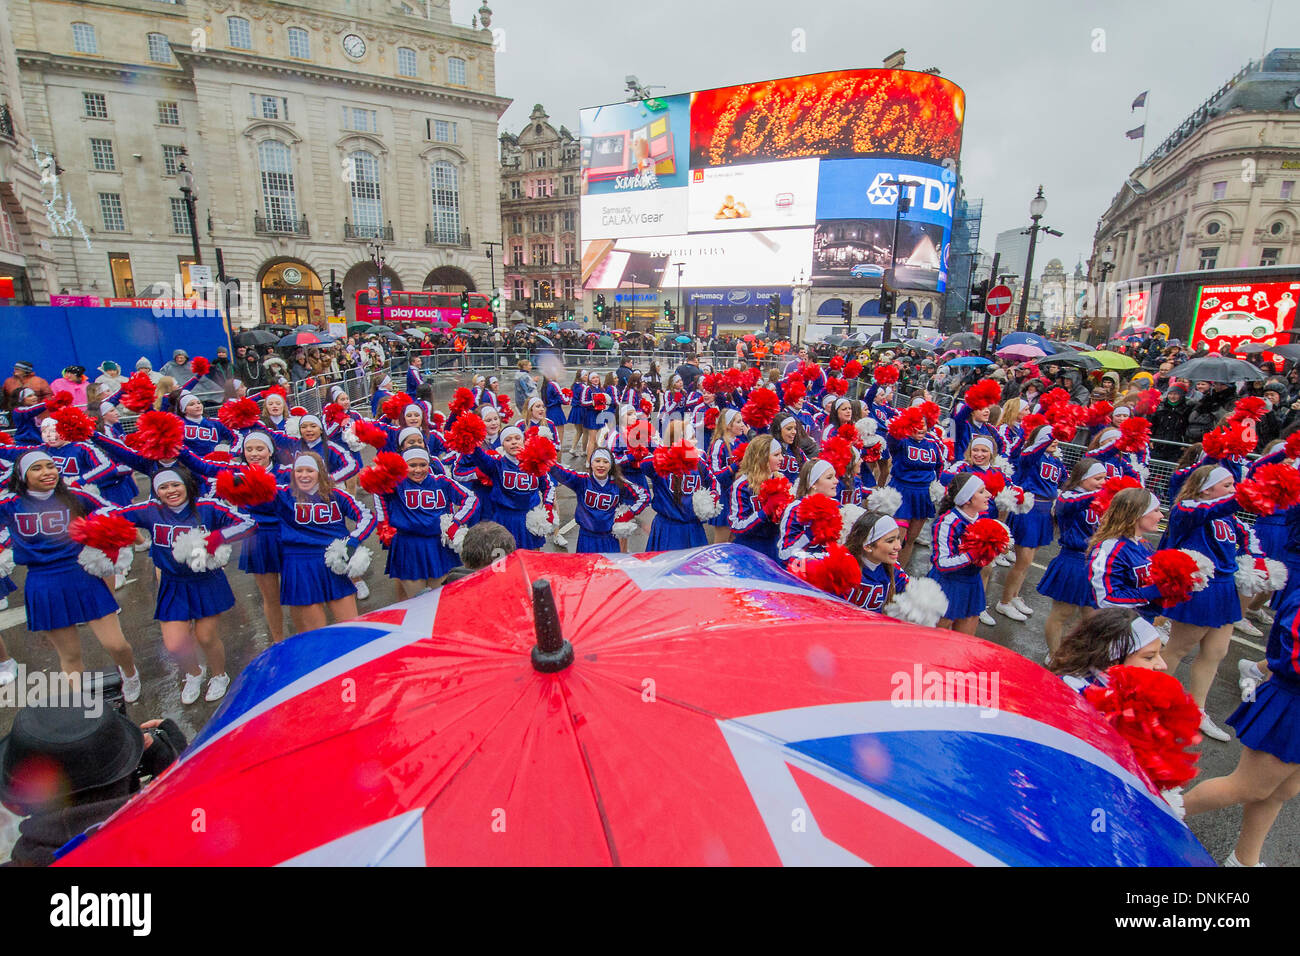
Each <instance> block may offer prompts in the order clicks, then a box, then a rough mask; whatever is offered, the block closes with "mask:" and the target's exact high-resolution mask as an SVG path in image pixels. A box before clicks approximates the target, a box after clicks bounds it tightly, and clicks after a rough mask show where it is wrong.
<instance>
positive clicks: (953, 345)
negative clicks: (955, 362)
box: [943, 332, 980, 351]
mask: <svg viewBox="0 0 1300 956" xmlns="http://www.w3.org/2000/svg"><path fill="white" fill-rule="evenodd" d="M943 347H944V350H945V351H947V350H948V349H977V348H979V347H980V337H979V336H978V335H976V334H975V333H974V332H958V333H957V334H956V335H952V336H949V337H948V338H947V339H945V340H944V343H943Z"/></svg>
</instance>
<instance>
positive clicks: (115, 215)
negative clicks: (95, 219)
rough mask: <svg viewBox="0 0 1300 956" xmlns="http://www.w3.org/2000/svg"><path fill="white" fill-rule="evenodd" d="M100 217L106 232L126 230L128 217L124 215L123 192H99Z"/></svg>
mask: <svg viewBox="0 0 1300 956" xmlns="http://www.w3.org/2000/svg"><path fill="white" fill-rule="evenodd" d="M99 217H100V219H102V220H103V222H104V231H105V232H126V217H125V216H123V215H122V195H121V193H100V194H99Z"/></svg>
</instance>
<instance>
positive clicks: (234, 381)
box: [230, 378, 244, 391]
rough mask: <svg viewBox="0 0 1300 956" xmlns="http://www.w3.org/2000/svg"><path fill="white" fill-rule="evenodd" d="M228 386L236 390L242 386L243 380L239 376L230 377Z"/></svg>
mask: <svg viewBox="0 0 1300 956" xmlns="http://www.w3.org/2000/svg"><path fill="white" fill-rule="evenodd" d="M230 387H231V388H233V389H235V390H236V391H238V390H239V389H241V388H243V387H244V380H243V379H239V378H232V379H231V380H230Z"/></svg>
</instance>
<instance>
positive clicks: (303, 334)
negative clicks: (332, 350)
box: [278, 331, 334, 348]
mask: <svg viewBox="0 0 1300 956" xmlns="http://www.w3.org/2000/svg"><path fill="white" fill-rule="evenodd" d="M278 344H279V346H280V347H281V348H293V347H295V346H299V345H333V344H334V339H333V337H332V336H329V335H326V334H325V333H323V332H315V331H311V332H307V331H299V332H290V333H289V334H288V335H286V336H285V337H284V338H282V339H280V341H279V343H278Z"/></svg>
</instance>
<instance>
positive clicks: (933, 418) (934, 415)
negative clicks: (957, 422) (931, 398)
mask: <svg viewBox="0 0 1300 956" xmlns="http://www.w3.org/2000/svg"><path fill="white" fill-rule="evenodd" d="M916 407H917V408H919V409H920V410H921V414H922V415H924V416H925V422H926V425H927V426H928V427H930V428H933V427H934V426H935V425H937V424H939V419H940V418H942V417H943V409H941V408H940V407H939V404H938V403H937V402H922V403H921V404H920V405H917V406H916Z"/></svg>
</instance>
